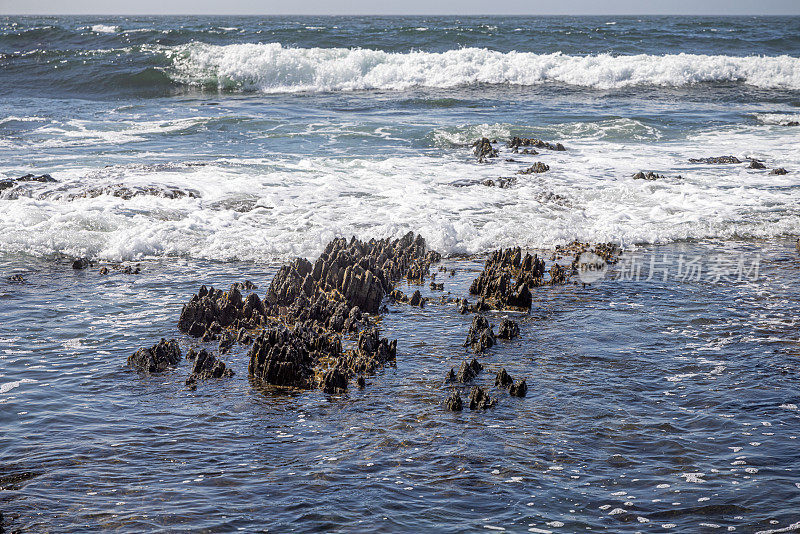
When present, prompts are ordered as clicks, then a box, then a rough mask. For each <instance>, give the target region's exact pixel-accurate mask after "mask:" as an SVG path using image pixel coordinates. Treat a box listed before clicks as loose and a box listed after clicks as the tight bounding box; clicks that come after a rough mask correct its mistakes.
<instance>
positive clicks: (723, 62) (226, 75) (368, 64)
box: [167, 43, 800, 93]
mask: <svg viewBox="0 0 800 534" xmlns="http://www.w3.org/2000/svg"><path fill="white" fill-rule="evenodd" d="M167 54H168V55H170V56H172V57H173V59H174V66H175V72H174V73H173V75H174V77H175V78H176V79H177V80H179V81H182V82H184V83H189V84H213V83H216V84H218V85H219V86H220V87H222V88H243V89H250V90H258V91H263V92H268V93H281V92H293V91H336V90H345V91H347V90H362V89H385V90H386V89H388V90H392V89H398V90H399V89H408V88H410V87H442V88H445V87H456V86H460V85H468V84H480V83H486V84H511V85H523V86H524V85H536V84H541V83H544V82H559V83H565V84H569V85H577V86H583V87H593V88H598V89H610V88H619V87H628V86H633V85H657V86H676V87H677V86H684V85H689V84H696V83H703V82H744V83H747V84H750V85H754V86H757V87H763V88H788V89H800V59H799V58H795V57H790V56H786V55H784V56H777V57H765V56H748V57H737V56H720V55H716V56H710V55H697V54H666V55H647V54H640V55H628V56H615V55H611V54H598V55H591V56H572V55H566V54H561V53H554V54H535V53H532V52H497V51H493V50H487V49H483V48H462V49H458V50H448V51H446V52H440V53H433V52H419V51H417V52H407V53H391V52H383V51H379V50H365V49H360V48H354V49H348V48H288V47H284V46H282V45H281V44H280V43H269V44H230V45H210V44H205V43H192V44H189V45H183V46H179V47H176V48H173V49H169V50H168V51H167Z"/></svg>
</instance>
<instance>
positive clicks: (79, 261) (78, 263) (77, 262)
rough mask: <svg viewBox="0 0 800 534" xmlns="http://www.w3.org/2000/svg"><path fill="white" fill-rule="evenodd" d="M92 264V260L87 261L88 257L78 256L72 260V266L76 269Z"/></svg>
mask: <svg viewBox="0 0 800 534" xmlns="http://www.w3.org/2000/svg"><path fill="white" fill-rule="evenodd" d="M91 265H92V262H91V261H89V258H78V259H77V260H75V261H73V262H72V268H73V269H75V270H76V271H77V270H83V269H86V268H88V267H90V266H91Z"/></svg>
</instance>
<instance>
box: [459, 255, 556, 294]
mask: <svg viewBox="0 0 800 534" xmlns="http://www.w3.org/2000/svg"><path fill="white" fill-rule="evenodd" d="M543 275H544V260H540V259H539V258H538V256H531V255H530V254H526V255H525V258H522V250H521V249H520V248H519V247H517V248H513V249H505V250H496V251H495V252H493V253H492V254H491V255H490V256H489V258H488V259H487V260H486V264H485V266H484V270H483V272H481V274H480V275H479V276H478V278H476V279H475V280H473V282H472V285H470V288H469V292H470V293H471V294H472V295H478V296H480V297H481V298H482V299H483V300H484V301H486V302H487V303H488V304H489V305H490V306H492V307H495V308H499V309H503V308H522V309H529V308H530V307H531V301H532V298H531V293H530V290H529V289H528V288H529V287H538V286H540V285H543V284H544V280H543Z"/></svg>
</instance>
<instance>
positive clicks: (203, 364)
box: [186, 349, 233, 384]
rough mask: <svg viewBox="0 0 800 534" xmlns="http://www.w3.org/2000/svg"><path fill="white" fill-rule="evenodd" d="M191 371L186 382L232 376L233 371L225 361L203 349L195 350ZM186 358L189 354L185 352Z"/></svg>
mask: <svg viewBox="0 0 800 534" xmlns="http://www.w3.org/2000/svg"><path fill="white" fill-rule="evenodd" d="M193 356H194V364H193V365H192V372H191V374H190V375H189V378H188V379H187V380H186V382H187V384H188V383H189V382H191V381H197V380H208V379H210V378H227V377H230V376H233V371H232V370H231V369H228V367H227V365H225V362H223V361H222V360H220V359H218V358H217V357H216V356H215V355H214V354H213V353H211V352H208V351H207V350H205V349H202V350H200V352H195V353H194V354H193ZM186 357H187V359H188V358H189V355H188V354H187V356H186Z"/></svg>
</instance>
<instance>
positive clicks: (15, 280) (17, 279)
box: [6, 274, 25, 284]
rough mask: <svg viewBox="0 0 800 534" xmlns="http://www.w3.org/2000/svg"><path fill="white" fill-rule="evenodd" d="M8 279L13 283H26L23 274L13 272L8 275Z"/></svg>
mask: <svg viewBox="0 0 800 534" xmlns="http://www.w3.org/2000/svg"><path fill="white" fill-rule="evenodd" d="M6 280H8V281H9V282H11V283H12V284H24V283H25V277H23V276H22V275H21V274H12V275H11V276H9V277H7V278H6Z"/></svg>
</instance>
